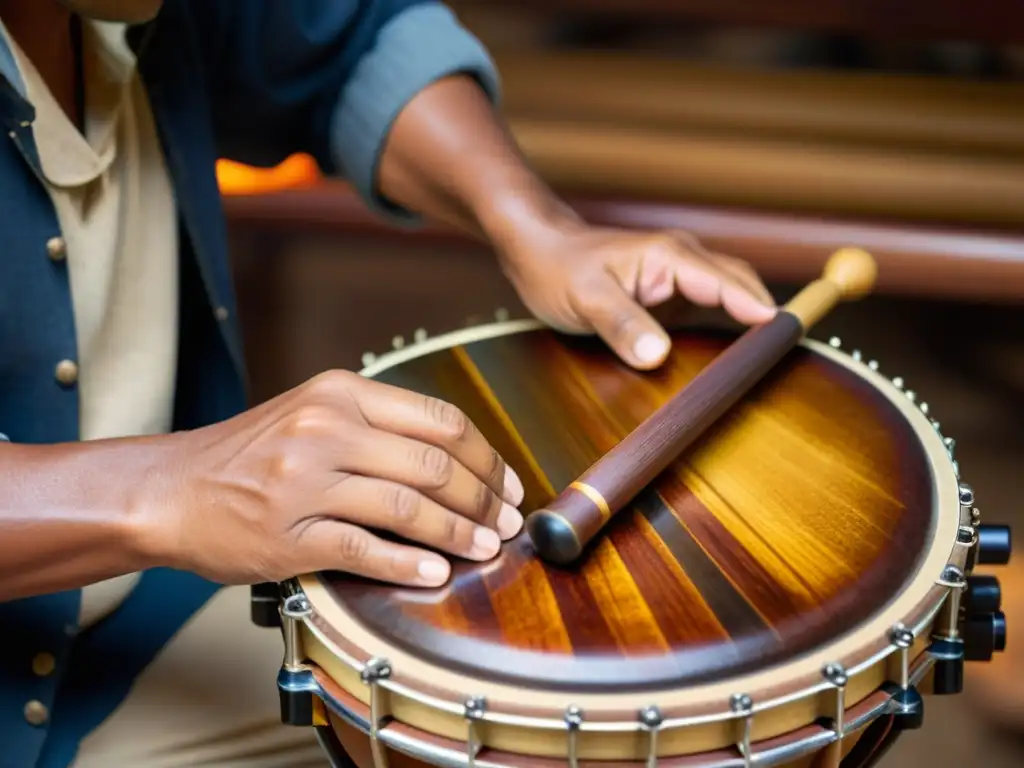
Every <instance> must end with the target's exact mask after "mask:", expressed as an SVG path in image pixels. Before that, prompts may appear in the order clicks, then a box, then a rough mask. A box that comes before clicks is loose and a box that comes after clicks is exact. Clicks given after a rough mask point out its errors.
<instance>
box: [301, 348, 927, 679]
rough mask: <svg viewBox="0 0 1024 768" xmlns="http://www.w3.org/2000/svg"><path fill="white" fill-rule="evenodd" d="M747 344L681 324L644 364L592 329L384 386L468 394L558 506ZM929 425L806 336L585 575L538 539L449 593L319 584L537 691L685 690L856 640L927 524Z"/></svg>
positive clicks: (449, 363) (406, 631)
mask: <svg viewBox="0 0 1024 768" xmlns="http://www.w3.org/2000/svg"><path fill="white" fill-rule="evenodd" d="M733 340H734V338H733V337H732V336H730V335H727V334H719V333H711V332H707V331H701V332H696V331H694V332H689V333H680V334H678V335H677V336H676V337H675V346H674V351H673V354H672V356H671V358H670V360H669V362H668V363H667V364H666V366H664V367H663V368H662V369H660V370H659V371H657V372H654V373H638V372H635V371H631V370H629V369H627V368H625V367H624V366H622V365H621V364H619V363H618V362H616V361H615V360H614V359H613V358H612V357H611V355H610V353H609V352H608V351H607V349H606V348H605V347H603V346H602V345H600V344H599V343H597V342H595V341H593V340H591V339H581V338H566V337H562V336H559V335H556V334H554V333H552V332H549V331H530V332H526V333H518V334H513V335H509V336H504V337H499V338H495V339H490V340H485V341H479V342H475V343H470V344H467V345H465V346H460V347H454V348H452V349H450V350H443V351H439V352H434V353H431V354H428V355H425V356H423V357H420V358H417V359H414V360H411V361H408V362H405V363H403V364H402V365H400V366H398V367H395V368H392V369H389V370H386V371H384V372H383V373H381V374H380V375H379V376H378V377H377V378H379V379H380V380H383V381H386V382H388V383H391V384H396V385H399V386H403V387H406V388H410V389H414V390H418V391H421V392H424V393H427V394H430V395H434V396H437V397H441V398H444V399H446V400H448V401H450V402H454V403H456V404H457V405H459V406H460V407H461V408H462V409H463V410H464V411H465V412H466V413H467V415H469V417H470V418H471V419H473V421H474V422H475V423H476V424H477V426H478V427H479V428H480V429H481V430H482V431H483V432H484V433H485V434H486V435H487V436H488V438H489V439H490V440H491V441H492V443H493V444H494V445H495V447H496V448H497V449H498V450H499V451H500V452H501V453H502V454H503V456H504V457H505V458H506V460H507V461H508V462H509V463H510V464H511V465H512V466H513V467H514V468H515V469H516V470H517V471H518V473H519V474H520V477H521V478H522V480H523V483H524V485H525V488H526V500H525V502H524V505H523V508H524V510H525V511H527V512H529V511H530V510H534V509H537V508H539V507H541V506H543V505H544V504H546V503H548V502H549V501H550V500H551V499H552V498H553V497H554V496H555V495H556V494H557V492H559V491H560V490H562V489H563V488H564V487H565V486H566V485H568V484H569V483H570V482H572V481H573V480H574V479H575V478H576V477H578V476H579V475H580V473H581V472H582V471H583V470H584V469H586V468H587V467H588V466H589V465H590V464H592V463H593V462H594V460H595V459H597V458H598V457H599V456H601V455H603V454H604V453H605V452H607V451H608V450H609V449H611V448H612V447H613V446H614V445H616V444H617V443H618V442H619V441H620V440H621V439H622V437H623V436H624V435H626V434H628V433H629V432H630V431H631V430H632V429H633V428H635V427H636V426H637V425H638V424H639V423H640V422H642V421H643V420H644V419H645V418H646V417H647V416H648V415H650V414H651V413H652V412H653V411H654V410H656V409H657V408H658V407H659V406H660V405H662V404H663V403H664V402H665V401H666V400H667V399H668V398H669V397H671V395H673V394H674V393H675V392H677V391H678V390H679V389H680V388H681V387H683V386H684V385H685V384H686V383H687V382H688V381H690V380H691V379H693V378H694V376H696V375H697V373H699V372H700V370H702V369H703V368H704V366H706V365H707V364H708V363H709V362H710V361H711V360H712V359H713V358H714V357H715V356H717V355H718V354H719V353H720V352H721V351H722V350H723V349H725V348H726V347H727V346H728V344H729V343H730V342H731V341H733ZM932 507H933V491H932V483H931V479H930V475H929V471H928V466H927V463H926V460H925V457H924V455H923V451H922V448H921V446H920V443H919V441H918V438H917V436H916V435H915V433H914V432H913V430H912V429H911V427H910V426H909V425H908V424H907V422H906V421H905V419H904V418H903V417H902V415H901V414H900V413H899V412H898V411H897V410H896V408H895V406H893V405H892V404H891V403H890V402H889V401H888V400H887V399H886V398H885V397H884V395H882V394H881V393H880V392H879V391H878V390H877V389H876V388H875V387H874V386H872V385H871V384H870V383H868V382H867V381H865V380H863V379H862V378H860V377H859V376H857V375H856V374H855V373H853V372H852V371H850V370H848V369H846V368H845V367H843V366H841V365H839V364H838V363H836V362H833V361H831V360H829V359H827V358H825V357H824V356H822V355H819V354H817V353H814V352H813V351H810V350H808V349H806V348H803V347H801V348H797V349H795V350H793V351H792V352H791V353H790V354H789V355H788V356H787V357H786V358H785V359H784V360H783V361H782V362H781V363H780V364H779V365H778V366H777V368H776V369H775V370H774V371H773V372H772V373H771V374H769V376H768V377H767V378H765V379H764V380H762V382H761V383H760V384H759V385H758V386H757V387H756V388H755V389H754V390H753V391H752V392H751V393H750V394H749V395H748V397H747V398H745V399H744V401H743V402H742V403H741V404H740V405H738V406H737V407H736V408H734V409H733V410H732V411H731V412H730V413H729V414H728V415H727V416H726V417H725V418H724V419H723V420H722V421H721V422H719V423H718V424H716V426H715V427H714V428H713V429H712V430H711V431H710V432H708V433H706V435H705V436H704V437H703V438H702V439H701V440H700V441H699V442H698V443H696V444H695V445H693V446H692V447H691V448H690V449H689V450H688V451H687V452H686V453H685V454H684V455H683V456H682V457H681V458H680V459H679V460H677V461H676V462H675V463H673V464H672V465H671V466H670V467H669V468H668V469H667V470H666V471H665V472H664V473H663V474H662V475H661V476H660V477H659V478H658V479H657V480H656V481H655V482H654V483H652V484H651V485H650V486H649V487H648V488H647V489H646V490H645V491H644V492H642V493H641V494H640V495H639V496H638V497H637V499H636V501H635V502H634V503H633V504H632V505H631V507H630V508H629V509H627V510H624V512H623V513H622V514H620V515H619V516H618V518H617V519H616V520H615V521H614V522H613V523H612V524H611V525H609V526H608V528H607V529H606V530H605V531H604V532H603V533H602V537H601V539H600V540H599V541H598V542H596V545H595V546H594V547H593V548H592V550H591V551H589V552H588V553H587V554H586V556H585V557H584V559H583V560H582V561H581V562H580V563H579V564H578V565H576V566H574V567H571V568H558V567H554V566H549V565H546V564H544V563H542V562H541V561H540V560H539V559H538V558H537V557H536V556H535V554H534V552H533V549H532V546H531V544H530V542H529V539H528V538H527V537H526V536H525V534H524V535H521V536H519V537H518V538H517V539H515V540H513V541H512V542H510V543H509V544H508V545H507V546H506V547H505V550H504V552H503V553H502V555H500V556H499V558H498V559H496V560H495V561H493V562H491V563H487V564H483V565H481V564H471V563H459V564H458V565H457V566H456V568H455V570H454V573H453V578H452V580H451V582H450V583H449V584H448V585H447V586H446V587H444V588H441V589H438V590H428V591H422V590H407V589H401V588H395V587H392V586H389V585H383V584H376V583H371V582H367V581H365V580H362V579H357V578H353V577H349V576H347V575H344V574H335V573H331V574H322V575H321V579H322V580H323V581H324V583H325V584H326V585H327V586H328V587H329V588H330V590H331V591H332V593H333V595H334V597H335V599H336V600H338V601H340V602H341V603H342V604H343V605H344V606H345V608H346V610H348V611H349V612H351V613H352V614H353V615H354V616H355V617H356V618H358V620H359V621H360V622H361V623H363V624H364V626H366V627H367V628H368V629H370V630H371V631H373V632H375V633H377V634H379V635H381V636H383V637H385V638H387V639H388V641H389V642H391V643H392V644H394V645H397V646H399V647H403V648H405V649H407V650H409V651H411V652H412V653H415V654H416V655H418V656H420V657H423V658H425V659H428V660H432V661H434V662H435V663H439V664H441V665H442V666H446V667H448V668H450V669H453V670H461V671H465V672H470V673H475V674H478V675H482V676H485V677H487V678H489V679H494V680H501V681H507V682H521V683H528V684H530V685H531V686H535V687H538V688H548V689H556V688H573V689H575V690H592V691H604V690H614V689H615V688H616V687H617V686H621V685H627V684H628V685H629V687H630V688H631V689H634V690H635V689H637V688H641V687H647V688H659V687H673V688H677V687H678V686H680V685H684V684H691V683H695V682H700V681H708V680H711V679H715V678H720V677H722V676H723V675H728V674H733V673H740V672H744V671H750V670H752V669H755V668H764V667H765V666H767V665H771V664H773V663H777V662H781V661H784V660H787V659H790V658H792V657H794V656H795V655H797V654H800V653H801V652H803V651H806V650H808V649H810V648H812V647H814V646H818V645H820V644H823V643H826V642H828V641H830V640H832V639H835V638H837V637H838V636H840V635H842V634H844V633H846V632H848V631H849V630H850V629H851V628H852V627H854V626H856V625H857V624H859V623H860V622H862V621H864V620H865V619H866V618H868V617H869V616H870V615H871V614H873V613H874V612H875V611H877V610H879V609H880V608H882V607H883V605H884V604H885V603H886V602H888V600H889V599H890V598H892V597H894V596H895V595H896V594H897V593H898V592H899V590H900V586H901V585H902V584H903V583H905V582H906V581H907V580H908V579H909V578H910V577H911V576H912V574H913V572H914V570H915V567H916V565H917V563H918V560H919V558H920V556H921V554H922V550H923V548H924V545H925V540H926V538H927V536H928V534H929V531H930V529H931V526H932V514H933V513H932Z"/></svg>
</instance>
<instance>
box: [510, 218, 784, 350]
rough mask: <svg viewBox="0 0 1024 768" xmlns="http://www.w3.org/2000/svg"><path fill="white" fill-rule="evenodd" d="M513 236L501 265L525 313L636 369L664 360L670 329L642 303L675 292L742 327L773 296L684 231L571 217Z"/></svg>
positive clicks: (744, 267) (764, 312) (742, 266)
mask: <svg viewBox="0 0 1024 768" xmlns="http://www.w3.org/2000/svg"><path fill="white" fill-rule="evenodd" d="M513 242H514V243H515V245H514V247H512V248H509V249H507V250H505V252H504V253H503V258H502V265H503V267H504V269H505V273H506V274H507V275H508V277H509V279H510V280H511V281H512V283H513V284H514V285H515V287H516V289H517V291H518V292H519V295H520V297H521V298H522V299H523V302H524V303H525V304H526V306H527V307H528V308H529V309H530V311H531V312H533V314H534V315H536V316H537V317H538V318H539V319H540V320H543V321H544V322H546V323H547V324H549V325H551V326H552V327H554V328H557V329H559V330H561V331H565V332H568V333H597V334H598V335H599V336H601V337H602V338H603V339H604V340H605V342H607V343H608V345H609V346H610V347H611V348H612V349H613V350H614V351H615V352H616V354H618V355H619V356H620V357H621V358H622V359H623V360H624V361H625V362H626V363H628V364H629V365H631V366H633V367H635V368H640V369H650V368H654V367H657V366H658V365H660V364H661V363H662V362H663V361H664V360H665V357H666V355H667V354H668V351H669V339H668V335H667V334H666V333H665V331H664V330H663V329H662V327H661V326H660V325H659V324H658V322H657V321H656V320H655V319H654V318H653V317H651V315H650V313H649V312H648V311H647V309H646V308H647V307H654V306H656V305H658V304H662V303H664V302H666V301H668V300H669V299H670V298H672V297H673V296H676V295H679V296H682V297H684V298H686V299H688V300H689V301H691V302H693V303H694V304H697V305H699V306H702V307H717V306H721V307H723V308H724V309H725V310H726V312H728V313H729V314H730V315H731V316H732V317H733V318H734V319H736V320H738V321H739V322H741V323H745V324H747V325H754V324H758V323H762V322H765V321H767V320H770V319H771V318H772V317H773V316H774V314H775V303H774V301H773V300H772V297H771V294H770V293H769V292H768V290H767V288H765V286H764V284H763V283H762V282H761V280H760V278H758V276H757V273H756V272H754V270H753V269H752V268H751V267H750V266H749V265H748V264H747V263H746V262H744V261H741V260H739V259H736V258H732V257H729V256H724V255H721V254H716V253H711V252H709V251H707V250H706V249H705V248H703V247H702V246H701V245H700V243H699V242H698V241H697V240H696V238H694V237H693V236H691V235H689V234H687V233H685V232H680V231H668V232H632V231H628V230H618V229H607V228H597V227H590V226H588V225H586V224H584V223H583V222H580V221H578V220H574V219H569V220H566V221H564V222H563V223H561V224H559V225H556V226H553V227H550V228H545V229H544V230H543V231H542V232H541V233H539V234H537V235H533V236H529V237H519V238H514V239H513Z"/></svg>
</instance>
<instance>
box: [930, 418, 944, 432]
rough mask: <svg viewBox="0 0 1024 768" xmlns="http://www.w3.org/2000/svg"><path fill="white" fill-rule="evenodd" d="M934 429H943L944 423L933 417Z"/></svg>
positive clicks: (937, 430)
mask: <svg viewBox="0 0 1024 768" xmlns="http://www.w3.org/2000/svg"><path fill="white" fill-rule="evenodd" d="M932 429H934V430H935V431H936V432H940V431H941V430H942V425H941V424H939V422H938V420H936V419H932Z"/></svg>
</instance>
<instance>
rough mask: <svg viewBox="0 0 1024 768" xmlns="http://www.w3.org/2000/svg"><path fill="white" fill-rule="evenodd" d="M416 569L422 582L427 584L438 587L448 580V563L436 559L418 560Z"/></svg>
mask: <svg viewBox="0 0 1024 768" xmlns="http://www.w3.org/2000/svg"><path fill="white" fill-rule="evenodd" d="M416 570H417V571H418V573H419V575H420V578H421V579H422V580H423V582H424V583H425V584H427V585H429V586H433V587H439V586H441V585H442V584H444V583H445V581H447V580H448V565H447V564H446V563H440V562H438V561H437V560H420V564H419V566H418V567H417V569H416Z"/></svg>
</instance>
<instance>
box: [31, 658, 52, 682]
mask: <svg viewBox="0 0 1024 768" xmlns="http://www.w3.org/2000/svg"><path fill="white" fill-rule="evenodd" d="M56 668H57V660H56V659H55V658H53V654H52V653H40V654H37V655H36V657H35V658H34V659H32V671H33V672H35V673H36V674H37V675H39V677H46V676H47V675H49V674H51V673H52V672H53V670H54V669H56Z"/></svg>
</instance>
